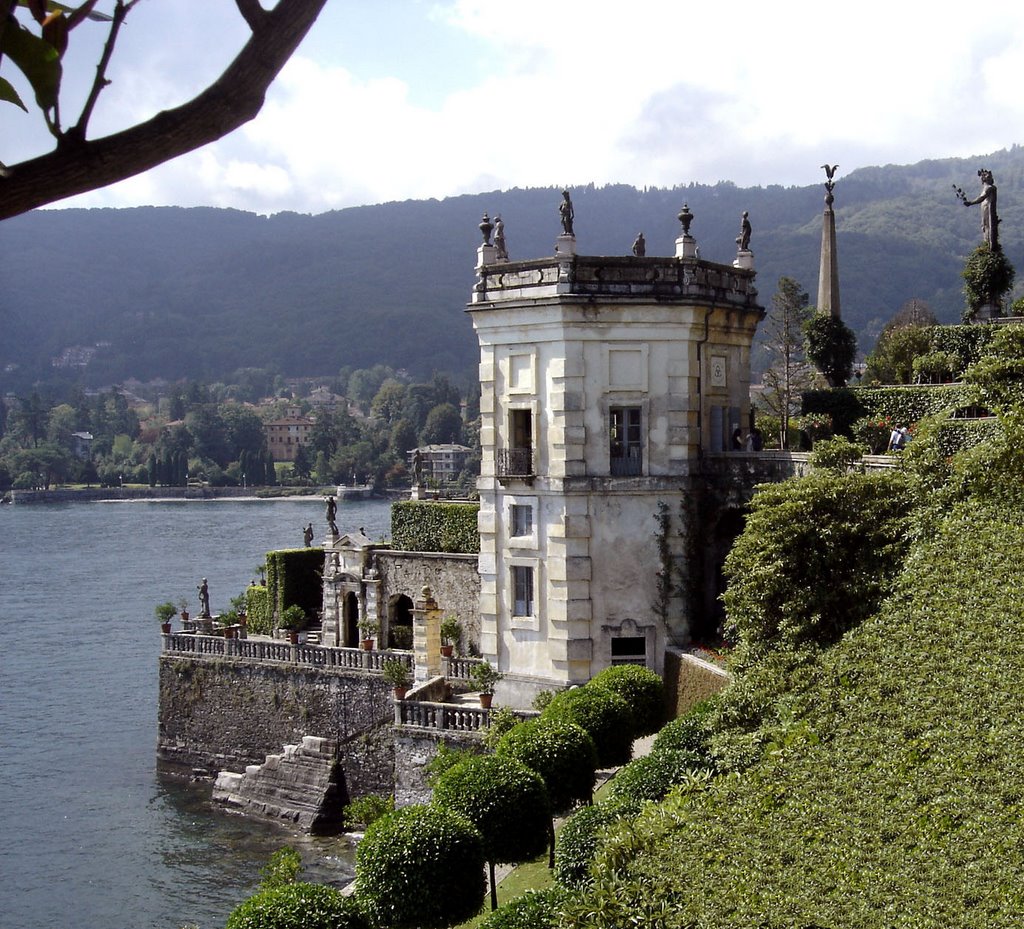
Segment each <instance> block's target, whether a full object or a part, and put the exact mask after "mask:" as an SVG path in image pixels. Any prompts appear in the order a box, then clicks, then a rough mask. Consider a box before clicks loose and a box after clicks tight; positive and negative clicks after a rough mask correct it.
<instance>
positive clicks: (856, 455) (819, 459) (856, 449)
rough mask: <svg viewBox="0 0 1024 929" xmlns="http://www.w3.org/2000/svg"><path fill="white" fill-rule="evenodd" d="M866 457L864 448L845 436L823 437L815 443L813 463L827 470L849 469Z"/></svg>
mask: <svg viewBox="0 0 1024 929" xmlns="http://www.w3.org/2000/svg"><path fill="white" fill-rule="evenodd" d="M863 457H864V449H863V448H861V446H859V445H857V444H856V443H855V442H851V441H850V440H849V439H847V438H846V437H845V436H841V435H838V436H835V437H833V438H831V439H823V440H822V441H821V442H817V443H815V445H814V451H812V452H811V465H812V466H813V467H815V468H820V469H822V470H825V471H838V472H839V473H843V472H844V471H849V470H850V468H852V467H853V466H854V465H855V464H857V462H859V461H860V460H861V459H862V458H863Z"/></svg>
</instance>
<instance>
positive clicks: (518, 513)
mask: <svg viewBox="0 0 1024 929" xmlns="http://www.w3.org/2000/svg"><path fill="white" fill-rule="evenodd" d="M512 535H514V536H522V535H533V507H532V506H526V505H524V504H520V503H513V504H512Z"/></svg>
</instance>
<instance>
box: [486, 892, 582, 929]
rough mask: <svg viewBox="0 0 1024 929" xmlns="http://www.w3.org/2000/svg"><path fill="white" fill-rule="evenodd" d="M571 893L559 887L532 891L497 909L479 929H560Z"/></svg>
mask: <svg viewBox="0 0 1024 929" xmlns="http://www.w3.org/2000/svg"><path fill="white" fill-rule="evenodd" d="M568 896H569V894H568V891H566V890H565V888H563V887H559V886H558V885H557V884H556V885H554V886H552V887H545V888H544V889H543V890H528V891H526V893H524V894H523V895H522V896H520V897H516V898H515V900H511V901H509V902H508V903H506V904H505V905H504V906H503V907H500V908H499V909H497V910H495V911H494V912H493V913H491V915H490V916H488V917H487V918H486V919H485V920H484V921H483V922H481V923H480V925H479V927H478V929H558V927H559V926H560V925H561V922H560V919H561V915H562V905H563V904H564V903H565V901H566V900H567V899H568Z"/></svg>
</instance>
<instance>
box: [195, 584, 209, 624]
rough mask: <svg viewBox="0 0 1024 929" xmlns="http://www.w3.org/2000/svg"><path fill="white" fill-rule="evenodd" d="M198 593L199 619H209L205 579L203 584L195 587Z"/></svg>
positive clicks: (207, 587) (207, 588) (207, 590)
mask: <svg viewBox="0 0 1024 929" xmlns="http://www.w3.org/2000/svg"><path fill="white" fill-rule="evenodd" d="M196 590H198V591H199V618H200V619H209V618H210V588H209V586H208V585H207V583H206V578H205V577H204V578H203V582H202V583H201V584H199V585H198V586H197V587H196Z"/></svg>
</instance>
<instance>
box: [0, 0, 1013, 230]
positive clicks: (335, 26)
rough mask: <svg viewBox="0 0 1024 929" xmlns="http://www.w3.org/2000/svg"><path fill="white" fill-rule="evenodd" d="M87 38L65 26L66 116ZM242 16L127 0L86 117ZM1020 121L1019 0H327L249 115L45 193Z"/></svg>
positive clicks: (185, 4)
mask: <svg viewBox="0 0 1024 929" xmlns="http://www.w3.org/2000/svg"><path fill="white" fill-rule="evenodd" d="M111 5H112V4H110V3H109V2H108V0H100V5H99V7H98V8H99V9H109V8H110V6H111ZM103 37H104V27H103V26H101V25H99V24H92V23H86V24H83V25H82V26H81V27H79V29H78V30H76V31H75V33H74V34H73V36H72V49H71V51H70V52H69V55H68V60H67V74H66V77H65V91H66V99H65V100H64V102H63V104H62V105H63V108H64V113H65V121H66V122H73V121H74V120H73V119H72V118H69V115H70V114H75V115H77V110H76V102H77V101H80V99H81V97H82V95H83V93H84V90H83V88H84V87H86V86H87V82H88V80H89V79H90V78H91V71H92V69H93V68H94V67H95V61H96V57H97V54H98V53H97V49H98V47H99V44H100V43H101V42H102V39H103ZM245 37H246V29H245V26H244V23H243V22H242V20H241V18H240V17H239V16H238V14H237V12H236V10H235V6H234V3H232V2H230V0H144V2H143V3H141V4H140V5H139V7H138V8H137V9H136V10H135V11H134V12H133V13H132V14H131V16H130V18H129V20H128V23H127V25H126V27H125V29H124V30H123V32H122V36H121V39H120V41H119V45H118V49H117V52H116V55H115V64H114V66H113V67H112V69H111V71H110V76H111V77H112V79H113V84H112V85H111V86H110V87H109V88H108V89H107V91H105V92H104V94H103V96H102V98H101V103H100V106H99V108H98V110H97V112H96V115H95V116H94V117H93V121H92V135H94V136H95V135H100V134H104V133H106V132H109V131H113V130H115V129H118V128H121V127H122V126H124V125H128V124H130V123H132V122H134V121H137V120H139V119H143V118H146V117H148V116H150V115H152V113H153V112H154V111H155V110H158V109H161V108H166V107H169V106H174V105H177V104H179V103H181V102H184V101H185V100H187V99H189V98H190V97H192V96H194V95H195V94H196V93H198V92H199V91H200V90H202V89H203V88H204V87H205V86H206V85H207V84H208V83H209V82H210V81H211V80H212V79H214V78H215V77H216V76H217V75H218V74H219V73H220V72H221V71H222V70H223V68H224V66H225V65H226V64H227V62H228V61H229V60H230V59H231V58H232V57H233V55H234V54H235V53H236V52H237V50H238V48H239V47H240V45H241V44H242V43H243V42H244V40H245ZM3 73H4V76H5V77H8V79H10V80H12V81H13V80H14V79H15V75H14V74H12V73H11V70H10V64H9V62H5V63H4V70H3ZM23 95H24V96H28V95H27V94H25V93H24V92H23ZM1020 142H1024V3H1020V2H1019V0H990V2H988V3H985V4H983V5H982V6H980V7H971V6H970V5H969V4H965V3H956V4H953V3H949V2H946V0H931V2H919V0H895V2H886V3H880V2H874V0H863V2H860V3H857V4H850V3H836V2H832V3H821V2H804V0H777V2H774V3H767V2H764V0H757V2H747V0H731V2H730V0H725V2H719V3H698V2H694V0H688V2H687V0H665V2H663V0H634V2H631V3H626V2H622V0H619V2H612V0H607V2H605V0H505V2H501V0H486V2H484V0H329V2H328V3H327V7H326V9H325V10H324V12H323V13H322V14H321V16H320V19H319V20H318V21H317V23H316V24H315V25H314V26H313V29H312V31H311V33H310V34H309V36H308V37H307V39H306V41H305V42H304V43H303V45H302V46H301V47H300V49H299V51H298V53H297V54H296V55H295V56H294V57H293V59H292V60H291V62H290V63H289V64H288V65H287V66H286V67H285V69H284V71H283V72H282V73H281V75H280V76H279V78H278V80H277V82H276V83H275V85H274V86H273V88H272V89H271V92H270V94H269V96H268V99H267V103H266V105H265V106H264V109H263V111H262V113H261V114H260V115H259V116H258V117H257V118H256V119H255V120H254V121H252V122H250V123H249V124H247V125H246V126H245V127H243V128H241V129H239V130H238V131H237V132H236V133H234V134H233V135H231V136H229V137H228V138H226V139H223V140H221V141H220V142H219V143H217V144H215V145H211V146H208V147H206V148H205V149H202V150H200V151H198V152H195V153H193V154H191V155H188V156H185V157H183V158H179V159H177V160H176V161H174V162H171V163H169V164H167V165H164V166H162V167H160V168H157V169H155V170H153V171H151V172H149V173H148V174H145V175H141V176H139V177H136V178H133V179H130V180H127V181H124V182H122V183H121V184H118V185H116V186H113V187H109V188H106V189H104V190H101V191H96V192H94V193H90V194H86V195H84V196H81V197H78V198H75V199H74V200H67V201H64V202H63V203H62V204H60V205H61V206H137V205H145V204H180V205H185V206H195V205H207V206H231V207H237V208H239V209H245V210H253V211H257V212H261V213H273V212H277V211H280V210H295V211H298V212H305V213H318V212H323V211H325V210H330V209H336V208H341V207H346V206H354V205H359V204H366V203H381V202H385V201H389V200H405V199H410V198H414V199H420V198H430V197H437V198H441V197H445V196H450V195H455V194H460V193H476V192H480V191H488V190H494V189H506V188H510V187H530V186H549V185H582V184H588V183H590V182H594V183H596V184H598V185H601V184H605V183H627V184H633V185H636V186H638V187H642V186H644V185H657V186H663V187H668V186H672V185H675V184H686V183H689V182H691V181H696V182H701V183H712V184H713V183H715V182H717V181H719V180H730V181H733V182H735V183H736V184H738V185H741V186H749V185H758V184H761V185H767V184H783V185H790V184H801V185H802V184H810V183H817V182H818V181H820V180H821V177H822V172H821V170H820V168H819V165H821V164H822V163H823V162H825V161H829V162H838V163H839V165H840V170H839V175H840V176H841V175H842V174H844V173H846V172H848V171H850V170H852V169H854V168H856V167H862V166H865V165H877V164H889V163H895V164H908V163H913V162H916V161H920V160H921V159H925V158H943V157H950V156H969V155H975V154H985V153H988V152H992V151H995V150H997V149H1001V148H1006V147H1009V146H1010V145H1012V144H1013V143H1020ZM48 147H49V141H48V136H47V135H46V132H45V129H44V128H43V127H42V119H41V117H40V115H39V114H38V112H33V113H31V114H30V115H26V114H24V113H23V112H22V111H20V110H17V109H15V108H14V107H11V106H9V105H4V104H0V161H3V162H5V163H7V164H15V163H17V162H18V161H19V160H22V159H23V158H26V157H30V156H32V155H36V154H40V153H42V152H43V151H46V150H47V148H48Z"/></svg>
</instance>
